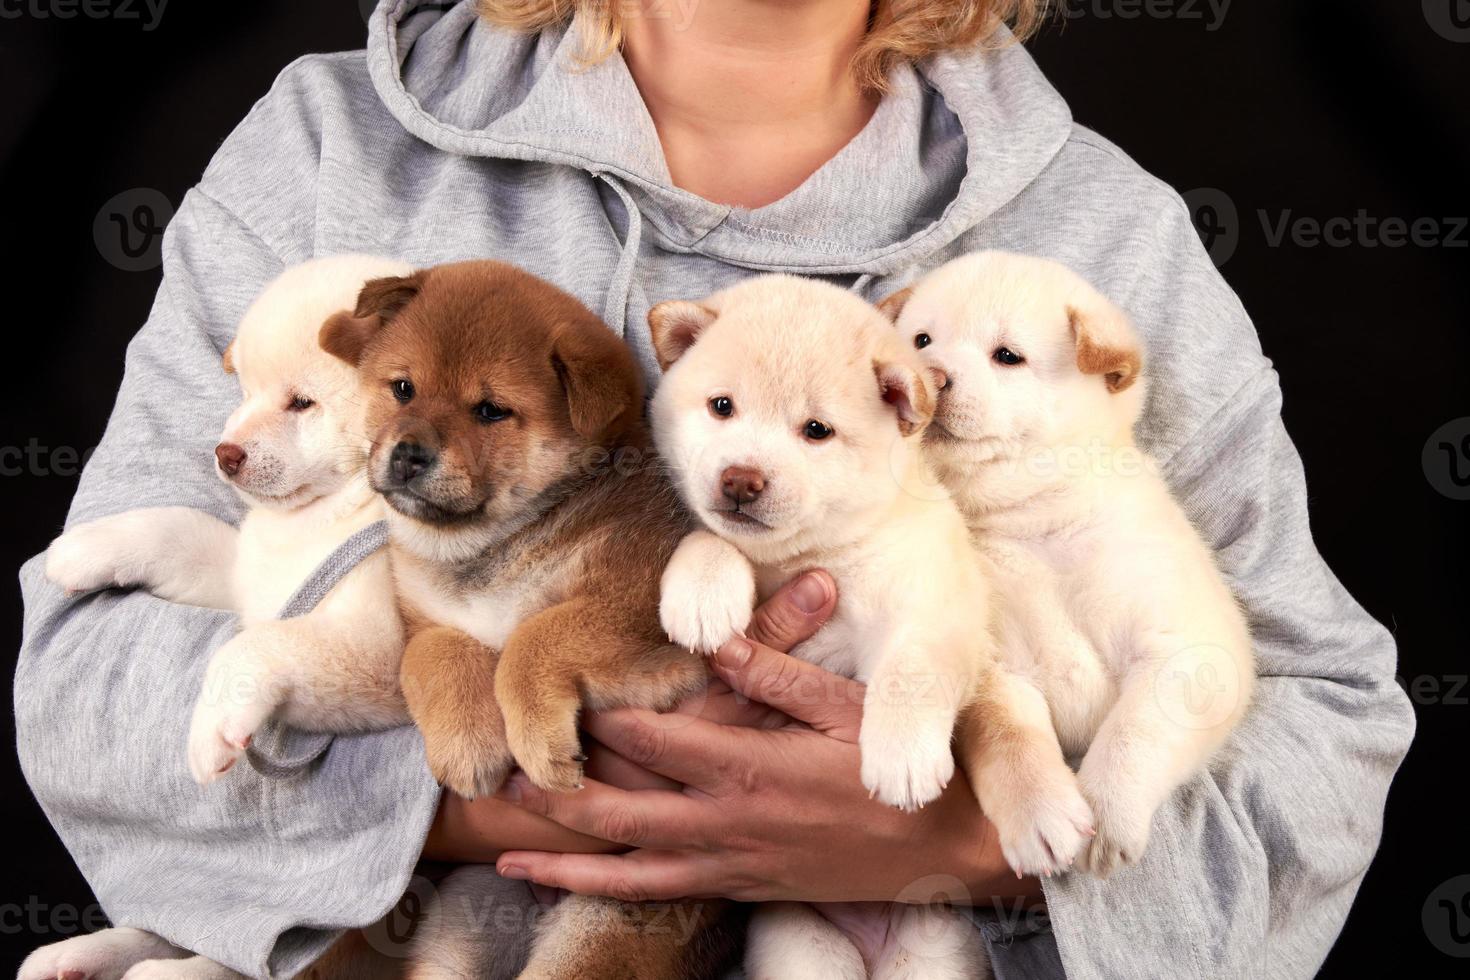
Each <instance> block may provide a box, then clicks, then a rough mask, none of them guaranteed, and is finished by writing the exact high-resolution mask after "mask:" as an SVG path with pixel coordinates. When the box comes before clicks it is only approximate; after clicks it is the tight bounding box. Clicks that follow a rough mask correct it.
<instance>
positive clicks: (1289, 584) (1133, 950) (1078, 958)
mask: <svg viewBox="0 0 1470 980" xmlns="http://www.w3.org/2000/svg"><path fill="white" fill-rule="evenodd" d="M1168 197H1169V200H1168V201H1166V202H1165V204H1164V206H1163V208H1162V211H1163V217H1162V218H1161V219H1160V220H1159V223H1158V226H1157V227H1156V228H1154V229H1152V234H1150V235H1148V236H1146V237H1147V240H1148V241H1149V244H1148V246H1147V248H1149V249H1151V251H1152V254H1148V253H1141V252H1140V251H1139V250H1138V249H1134V250H1132V254H1128V255H1123V256H1120V258H1121V259H1123V260H1126V261H1127V262H1129V263H1130V264H1131V268H1128V269H1123V268H1121V267H1119V268H1118V271H1117V275H1116V276H1115V277H1114V278H1113V282H1114V284H1115V285H1117V284H1118V283H1120V282H1123V280H1125V279H1126V280H1127V282H1126V283H1125V284H1123V285H1121V286H1119V287H1118V288H1115V289H1111V290H1110V291H1111V292H1113V293H1115V295H1116V298H1118V299H1119V300H1121V301H1122V302H1123V303H1124V305H1125V306H1126V307H1127V308H1128V309H1129V311H1130V313H1131V314H1132V315H1133V316H1134V318H1135V320H1136V322H1137V323H1138V325H1139V327H1140V329H1141V330H1142V332H1143V333H1144V335H1145V336H1146V337H1147V338H1148V346H1149V350H1150V352H1151V356H1152V368H1151V369H1150V371H1149V373H1150V374H1151V375H1152V380H1151V384H1152V385H1153V386H1154V388H1153V390H1152V391H1151V392H1150V405H1149V411H1148V414H1147V416H1146V417H1145V420H1144V425H1143V436H1144V439H1145V442H1146V443H1148V445H1149V448H1150V449H1151V451H1153V452H1154V454H1155V455H1156V457H1157V458H1158V459H1160V460H1161V461H1162V462H1163V465H1164V474H1165V477H1166V478H1167V480H1168V482H1169V484H1170V486H1171V488H1172V489H1173V490H1174V492H1175V493H1176V495H1177V497H1178V499H1179V500H1180V501H1181V502H1182V503H1183V505H1184V508H1185V510H1186V512H1187V513H1188V514H1189V516H1190V518H1191V519H1192V520H1193V521H1194V523H1195V525H1196V527H1198V528H1199V530H1200V532H1201V534H1202V535H1203V536H1204V538H1205V540H1206V541H1207V542H1208V543H1210V544H1211V545H1212V546H1213V547H1214V549H1215V550H1216V552H1217V553H1218V556H1219V561H1220V565H1221V568H1222V569H1223V571H1224V573H1225V575H1226V577H1227V579H1228V581H1229V582H1230V584H1231V586H1232V587H1233V589H1234V590H1235V593H1236V595H1237V596H1238V597H1239V598H1240V600H1241V602H1242V604H1243V606H1244V608H1245V610H1246V612H1247V615H1248V618H1249V621H1250V626H1251V630H1252V634H1253V637H1254V643H1255V654H1256V661H1257V669H1258V673H1259V676H1260V680H1259V682H1258V685H1257V688H1256V693H1255V697H1254V701H1253V704H1252V705H1251V707H1250V709H1249V710H1248V712H1247V713H1246V715H1245V717H1244V719H1243V720H1242V722H1241V723H1240V726H1239V728H1238V729H1237V730H1236V732H1235V733H1234V735H1233V737H1232V738H1231V739H1230V740H1229V742H1228V743H1227V745H1226V746H1225V748H1224V749H1223V750H1222V751H1221V752H1220V753H1219V754H1218V755H1217V756H1216V757H1215V759H1214V760H1213V763H1212V764H1211V765H1210V767H1209V770H1208V772H1206V773H1204V774H1202V775H1200V776H1198V777H1197V778H1195V779H1193V780H1192V781H1190V782H1189V783H1187V784H1186V785H1185V786H1183V787H1182V788H1181V789H1180V790H1179V791H1178V792H1177V793H1176V794H1175V795H1174V797H1173V799H1172V800H1170V801H1169V802H1168V803H1167V804H1166V805H1165V806H1164V807H1162V808H1161V809H1160V811H1159V812H1158V813H1157V814H1156V816H1155V818H1154V823H1153V833H1152V838H1151V841H1150V844H1149V847H1148V850H1147V852H1146V853H1145V855H1144V858H1143V860H1142V861H1141V863H1140V864H1138V865H1137V866H1135V867H1132V868H1128V869H1125V870H1123V871H1121V872H1118V873H1115V874H1114V875H1113V876H1112V877H1111V878H1109V879H1107V880H1098V879H1095V878H1091V877H1088V876H1086V875H1083V874H1077V873H1073V874H1066V875H1062V876H1060V877H1058V878H1056V879H1054V880H1051V881H1049V882H1046V884H1045V891H1046V897H1047V904H1048V909H1049V912H1050V918H1051V925H1052V929H1053V931H1054V933H1055V936H1056V941H1057V946H1058V948H1059V950H1060V953H1061V958H1062V961H1063V963H1064V964H1065V969H1066V975H1067V976H1068V977H1069V978H1071V980H1089V978H1109V977H1211V978H1213V977H1310V976H1312V975H1314V974H1315V973H1316V972H1317V969H1318V968H1319V967H1320V965H1321V963H1322V962H1323V960H1324V959H1325V957H1326V955H1327V952H1328V950H1329V949H1330V948H1331V946H1332V943H1333V942H1334V940H1335V939H1336V938H1337V935H1338V932H1339V930H1340V929H1341V928H1342V925H1343V922H1344V920H1345V919H1346V917H1347V914H1348V909H1349V906H1350V905H1351V903H1352V901H1353V897H1354V895H1355V894H1356V892H1357V889H1358V885H1359V883H1360V882H1361V881H1362V877H1363V874H1364V872H1365V871H1366V870H1367V867H1368V864H1369V862H1370V861H1371V860H1372V858H1373V855H1374V852H1375V850H1376V849H1377V846H1378V841H1379V837H1380V835H1381V832H1382V817H1383V808H1384V801H1385V797H1386V794H1387V792H1388V786H1389V782H1390V780H1391V779H1392V777H1393V774H1394V772H1395V770H1396V769H1397V768H1398V765H1399V763H1400V762H1401V760H1402V759H1403V757H1404V754H1405V752H1406V751H1407V750H1408V746H1409V742H1410V739H1411V738H1412V736H1413V730H1414V719H1413V712H1412V709H1411V708H1410V705H1409V702H1408V699H1407V697H1406V696H1405V695H1404V693H1403V692H1402V691H1401V690H1400V688H1399V687H1398V685H1397V684H1396V683H1395V681H1394V669H1395V662H1396V652H1395V648H1394V643H1393V640H1392V638H1391V637H1390V635H1389V633H1388V632H1387V631H1386V630H1385V629H1384V628H1383V627H1382V626H1381V625H1379V624H1378V623H1377V622H1376V621H1374V620H1373V619H1372V618H1371V617H1370V616H1369V615H1368V614H1367V613H1366V612H1365V611H1364V610H1363V609H1362V608H1361V607H1360V606H1359V605H1358V604H1357V603H1356V602H1355V601H1354V600H1353V598H1352V596H1350V595H1349V594H1348V593H1347V591H1346V590H1345V589H1344V588H1343V586H1342V585H1341V583H1339V582H1338V581H1337V579H1336V578H1335V577H1334V576H1333V574H1332V572H1331V571H1330V570H1329V569H1328V567H1327V565H1326V564H1325V563H1324V562H1323V560H1322V557H1321V555H1319V554H1318V553H1317V549H1316V547H1315V545H1314V544H1313V541H1312V533H1311V528H1310V526H1309V523H1308V513H1307V490H1306V484H1305V479H1304V475H1303V472H1302V465H1301V461H1300V459H1299V457H1298V456H1297V453H1296V450H1295V448H1294V447H1293V446H1292V443H1291V439H1290V438H1289V437H1288V435H1287V433H1286V430H1285V428H1284V426H1283V425H1282V421H1281V417H1280V410H1281V389H1280V386H1279V384H1278V381H1277V377H1276V374H1275V372H1274V371H1273V370H1272V369H1271V367H1270V364H1269V362H1268V361H1267V360H1266V359H1265V358H1264V357H1263V356H1262V355H1261V354H1260V347H1259V342H1258V340H1257V338H1256V334H1255V330H1254V328H1253V327H1252V325H1251V323H1250V321H1249V319H1248V318H1247V317H1246V315H1245V313H1244V311H1243V310H1242V309H1241V307H1240V304H1239V302H1238V300H1236V298H1235V296H1234V295H1233V293H1231V291H1230V289H1229V288H1228V287H1227V286H1226V285H1225V283H1224V281H1223V279H1221V277H1220V276H1219V274H1218V273H1217V272H1216V270H1215V268H1214V266H1213V265H1212V264H1211V263H1210V261H1209V259H1208V257H1207V256H1206V255H1205V252H1204V250H1203V248H1202V247H1201V244H1200V241H1199V239H1198V237H1197V236H1196V234H1195V233H1194V229H1193V227H1192V225H1191V224H1190V219H1189V215H1188V212H1187V211H1186V209H1185V208H1184V206H1183V204H1182V202H1181V201H1180V200H1179V199H1178V197H1177V196H1176V195H1173V193H1172V192H1169V195H1168ZM1140 268H1141V269H1143V270H1144V271H1142V272H1140V271H1138V270H1139V269H1140ZM1100 281H1105V279H1103V280H1100ZM1199 693H1200V694H1201V696H1208V694H1209V692H1208V691H1206V690H1201V691H1200V692H1199Z"/></svg>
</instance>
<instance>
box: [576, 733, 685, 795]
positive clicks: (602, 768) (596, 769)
mask: <svg viewBox="0 0 1470 980" xmlns="http://www.w3.org/2000/svg"><path fill="white" fill-rule="evenodd" d="M582 751H583V752H586V753H587V762H586V764H585V765H584V766H583V768H584V770H585V772H586V773H587V775H588V776H590V777H592V778H593V779H595V780H597V781H598V782H599V783H607V784H608V785H609V786H616V787H617V788H618V789H667V790H673V791H675V792H677V791H678V790H679V789H680V788H681V787H680V784H679V783H677V782H675V781H674V780H672V779H668V778H666V777H664V776H660V775H659V774H658V773H656V772H649V771H648V770H647V769H644V768H643V767H642V766H637V765H634V764H633V763H631V762H629V761H628V760H627V759H624V758H623V757H622V756H620V755H618V754H617V753H616V752H614V751H612V750H611V749H609V748H607V747H606V746H605V745H603V744H602V743H601V742H598V741H597V740H596V739H592V738H588V739H584V740H583V742H582Z"/></svg>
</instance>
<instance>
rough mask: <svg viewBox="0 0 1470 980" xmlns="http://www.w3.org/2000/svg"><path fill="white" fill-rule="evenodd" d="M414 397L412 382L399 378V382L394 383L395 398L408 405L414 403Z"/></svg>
mask: <svg viewBox="0 0 1470 980" xmlns="http://www.w3.org/2000/svg"><path fill="white" fill-rule="evenodd" d="M413 396H414V390H413V382H412V381H409V380H408V379H407V378H399V379H398V380H397V381H395V382H393V397H394V398H396V399H398V400H399V401H400V402H402V403H403V404H405V405H407V404H408V403H409V402H411V401H413Z"/></svg>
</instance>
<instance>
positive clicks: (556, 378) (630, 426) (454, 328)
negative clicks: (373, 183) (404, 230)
mask: <svg viewBox="0 0 1470 980" xmlns="http://www.w3.org/2000/svg"><path fill="white" fill-rule="evenodd" d="M321 344H322V346H323V347H324V348H325V349H326V350H327V351H329V352H330V353H332V354H334V355H335V356H337V357H339V358H340V359H342V360H343V361H345V362H346V363H348V364H351V365H353V366H354V367H356V368H357V369H358V372H359V375H360V383H361V389H360V390H361V392H362V397H363V399H364V401H365V405H366V410H367V426H368V431H369V432H370V433H371V434H372V439H371V441H372V446H371V451H370V454H369V457H368V474H369V479H370V481H371V484H372V486H373V488H374V489H375V490H376V491H377V492H378V493H379V494H380V495H381V496H382V498H383V500H384V501H385V502H386V503H387V505H388V510H389V523H390V539H391V542H392V543H391V556H392V561H393V569H394V574H395V577H396V580H397V584H398V589H399V596H400V599H401V603H402V607H403V611H404V615H405V618H406V622H407V623H408V626H409V631H410V639H409V642H408V646H407V649H406V650H405V653H404V658H403V672H402V683H403V688H404V694H405V697H406V699H407V701H408V706H409V711H410V713H411V714H412V715H413V718H414V720H415V721H416V722H417V723H418V725H419V727H420V729H421V730H422V731H423V733H424V740H425V743H426V746H427V749H428V755H429V760H430V764H431V766H432V767H433V770H434V773H435V775H436V776H437V777H438V778H439V779H440V780H441V781H442V782H444V783H445V785H446V786H448V787H449V788H450V789H452V790H454V791H456V792H459V793H461V794H463V795H466V796H474V795H478V794H484V793H490V792H493V791H494V790H495V789H496V788H497V787H498V786H499V785H500V783H501V782H502V780H503V779H504V778H505V776H506V774H507V773H508V772H509V770H510V768H511V767H512V766H513V765H516V764H519V765H520V767H521V768H522V769H523V770H524V771H525V773H526V775H527V776H528V777H529V778H530V779H531V780H532V781H533V782H534V783H536V784H537V785H539V786H542V787H545V788H546V789H550V790H556V791H566V790H572V789H575V788H577V787H578V786H580V784H581V780H582V761H583V760H584V759H585V756H583V754H582V751H581V748H580V744H579V741H578V736H577V716H578V712H579V711H580V710H581V709H582V708H583V707H587V708H592V709H600V708H608V707H613V706H620V705H639V706H644V707H650V708H666V707H669V706H671V705H673V704H674V703H675V702H677V701H678V700H679V699H680V698H681V697H683V696H684V695H685V694H688V693H690V692H692V691H694V690H696V689H698V688H699V687H700V686H702V685H703V684H704V683H705V682H706V677H707V674H706V671H705V669H704V666H703V665H702V664H701V663H699V662H698V661H696V660H692V659H691V658H690V657H689V656H688V655H687V654H686V653H684V652H683V651H681V650H679V649H678V648H677V647H674V646H672V645H671V644H669V642H668V641H667V638H666V637H665V636H664V635H663V632H662V630H661V629H660V628H659V624H658V616H657V608H658V577H659V574H660V572H661V571H662V570H663V567H664V565H665V564H666V562H667V560H668V557H669V555H670V553H671V552H672V551H673V549H674V547H675V545H676V544H677V542H678V541H679V539H680V537H681V536H682V535H683V534H684V533H685V531H686V530H687V529H688V527H689V522H688V518H687V516H686V515H685V514H684V513H683V512H682V510H681V508H680V507H679V506H678V501H677V498H676V497H675V495H674V494H673V492H672V491H671V490H670V488H669V487H668V486H667V484H666V482H665V481H664V480H663V479H662V477H661V474H660V472H659V469H658V467H656V466H654V465H651V464H650V461H649V458H648V457H649V452H650V448H649V442H648V439H647V436H646V434H645V430H644V427H643V423H642V412H643V392H642V385H641V382H640V379H639V376H638V372H637V369H636V367H635V365H634V362H633V359H632V355H631V354H630V353H629V351H628V349H627V348H626V347H625V346H624V345H623V343H622V341H621V340H619V339H618V338H617V337H616V336H614V335H613V334H612V333H611V332H610V331H609V330H608V329H607V328H606V326H605V325H603V324H602V322H601V321H599V320H598V319H597V317H595V316H594V315H593V314H592V313H591V312H590V311H588V310H587V309H586V308H585V307H584V306H582V304H580V303H579V302H577V301H576V300H575V299H574V298H573V297H571V296H569V295H567V294H566V293H564V292H562V291H561V290H559V289H557V288H555V287H554V286H552V285H551V284H549V283H546V282H543V281H541V280H539V279H536V278H535V277H533V276H530V275H528V274H527V273H525V272H522V271H520V270H518V269H516V268H515V267H513V266H510V265H505V264H503V263H498V262H489V261H481V262H465V263H458V264H452V265H444V266H438V267H435V268H432V269H427V270H423V271H419V272H415V273H413V274H411V275H406V276H396V277H388V278H384V279H379V280H375V281H373V282H370V283H368V284H367V286H366V287H365V288H364V289H363V291H362V293H361V295H360V296H359V298H358V302H357V306H356V309H355V311H353V312H352V313H343V314H341V315H339V316H337V317H335V318H333V319H332V320H331V321H329V322H328V323H327V324H326V325H325V326H324V327H323V328H322V332H321ZM497 709H498V710H497ZM720 910H721V908H720V905H719V903H705V904H703V905H701V906H698V907H695V908H694V909H693V914H694V917H695V918H697V919H698V921H699V922H700V923H701V924H702V925H708V924H709V923H712V922H714V921H715V920H716V919H717V918H718V917H719V913H720ZM644 912H645V910H642V909H640V907H638V906H636V905H622V904H620V903H612V902H607V901H604V900H600V899H569V900H566V901H564V902H562V903H561V904H560V905H559V906H558V907H557V909H556V910H555V911H554V912H553V913H551V914H550V915H549V916H548V917H547V919H546V921H545V922H544V923H543V927H542V929H541V930H540V935H539V938H538V940H537V942H536V944H535V946H534V951H533V955H532V959H531V964H530V966H529V967H528V968H527V974H526V975H528V976H587V977H594V976H612V975H618V971H619V969H620V967H619V965H618V964H627V963H642V964H644V967H645V969H646V972H645V970H640V976H649V977H659V976H665V975H667V976H671V977H672V976H701V975H704V974H705V973H707V972H708V971H710V970H712V969H714V968H715V966H716V965H717V964H716V962H715V961H717V960H718V959H719V958H720V956H721V955H727V954H728V951H729V948H730V946H731V945H732V944H731V943H730V942H729V941H725V942H723V943H709V942H691V943H681V942H679V941H678V940H677V938H676V937H672V936H667V935H659V934H656V932H657V930H655V929H652V928H646V926H647V925H648V924H647V923H646V922H645V921H644ZM686 921H687V919H686ZM712 931H713V932H718V931H719V930H712ZM705 954H712V955H709V956H708V957H707V958H706V956H705Z"/></svg>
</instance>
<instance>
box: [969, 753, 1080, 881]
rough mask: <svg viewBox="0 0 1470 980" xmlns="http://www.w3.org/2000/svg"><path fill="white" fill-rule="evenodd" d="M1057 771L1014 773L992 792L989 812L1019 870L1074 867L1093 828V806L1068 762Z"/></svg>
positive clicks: (1003, 847) (1032, 872)
mask: <svg viewBox="0 0 1470 980" xmlns="http://www.w3.org/2000/svg"><path fill="white" fill-rule="evenodd" d="M1057 770H1058V771H1057V772H1054V773H1040V772H1027V773H1014V774H1012V776H1013V778H1012V779H1011V780H1010V782H1013V783H1014V784H1015V785H1014V786H1013V787H1009V788H1008V789H1007V791H1006V792H1004V793H999V794H991V795H992V799H991V800H990V808H989V810H988V811H987V812H986V814H985V815H986V816H987V817H989V818H990V822H991V823H993V824H994V825H995V829H996V833H997V834H998V835H999V837H1000V848H1001V853H1002V854H1004V855H1005V859H1006V863H1007V864H1009V865H1010V866H1011V868H1012V870H1014V871H1015V872H1016V874H1017V875H1018V876H1019V875H1051V874H1056V873H1057V872H1059V871H1062V870H1065V869H1066V868H1069V867H1071V865H1072V862H1073V861H1075V860H1076V859H1077V855H1078V853H1079V852H1080V851H1081V850H1082V848H1083V847H1084V846H1086V844H1087V842H1088V839H1089V838H1090V837H1091V835H1092V833H1093V815H1092V807H1090V806H1088V805H1087V800H1086V798H1084V797H1083V795H1082V790H1081V789H1080V788H1079V787H1078V785H1077V777H1076V776H1075V775H1073V773H1072V771H1071V770H1070V769H1068V768H1067V767H1066V766H1065V765H1062V764H1058V766H1057Z"/></svg>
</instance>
